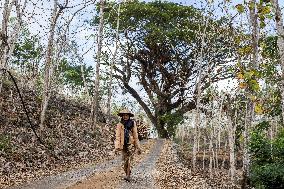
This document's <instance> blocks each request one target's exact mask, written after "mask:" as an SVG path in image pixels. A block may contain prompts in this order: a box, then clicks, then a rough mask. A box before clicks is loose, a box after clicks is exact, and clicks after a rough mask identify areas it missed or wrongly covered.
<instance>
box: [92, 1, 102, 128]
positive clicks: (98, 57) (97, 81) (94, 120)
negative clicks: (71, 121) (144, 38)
mask: <svg viewBox="0 0 284 189" xmlns="http://www.w3.org/2000/svg"><path fill="white" fill-rule="evenodd" d="M104 5H105V0H100V22H99V28H98V36H97V46H98V49H97V55H96V79H95V83H94V84H95V90H94V98H93V103H92V110H91V124H92V126H93V129H95V125H96V124H97V119H98V110H99V96H100V94H99V88H100V63H101V51H102V42H103V27H104Z"/></svg>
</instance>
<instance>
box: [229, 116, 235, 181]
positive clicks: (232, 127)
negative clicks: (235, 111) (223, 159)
mask: <svg viewBox="0 0 284 189" xmlns="http://www.w3.org/2000/svg"><path fill="white" fill-rule="evenodd" d="M235 130H236V127H235V124H234V123H233V122H232V118H231V117H230V115H228V135H229V136H228V138H229V151H230V178H231V181H233V182H234V181H235V173H236V166H235Z"/></svg>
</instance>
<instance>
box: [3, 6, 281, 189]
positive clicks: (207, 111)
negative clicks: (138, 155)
mask: <svg viewBox="0 0 284 189" xmlns="http://www.w3.org/2000/svg"><path fill="white" fill-rule="evenodd" d="M281 3H282V4H281ZM283 6H284V4H283V2H280V0H245V1H233V0H224V1H221V0H201V1H185V2H184V3H182V2H177V1H170V0H168V1H161V0H153V1H145V2H144V1H138V0H118V1H110V0H109V1H106V0H97V1H96V0H81V1H74V2H73V1H72V2H71V1H68V0H49V1H43V0H29V1H28V0H1V2H0V14H1V15H0V20H1V24H0V26H1V28H0V69H1V70H0V111H1V114H0V187H1V188H2V187H8V186H12V185H18V184H20V183H23V182H24V181H30V180H34V179H35V178H37V177H39V176H46V175H50V174H54V173H57V172H62V171H65V170H68V169H72V168H75V167H78V166H81V165H82V164H88V163H93V162H100V161H103V160H106V159H111V158H113V157H114V156H115V155H114V154H113V153H112V150H113V140H114V135H115V134H114V132H115V125H116V123H117V122H118V121H119V117H118V116H117V113H118V112H119V111H120V110H121V109H123V108H128V109H129V110H131V111H132V112H134V114H135V118H134V119H135V120H136V122H137V123H138V126H139V128H138V129H139V132H140V135H139V138H140V139H146V138H149V136H151V137H156V138H162V139H166V140H169V141H172V142H173V143H174V144H175V145H177V154H178V156H179V158H180V159H181V161H182V162H183V163H184V164H185V165H187V166H188V167H189V168H190V170H191V171H192V172H193V173H194V172H195V173H197V172H199V173H200V172H201V173H202V174H204V175H205V178H207V179H208V180H210V179H211V180H214V179H213V178H214V177H216V175H220V174H225V175H226V177H227V178H228V179H227V182H229V183H230V184H231V185H230V186H231V187H232V188H234V187H235V188H273V189H276V188H279V189H280V188H284V128H283V124H284V79H283V78H284V22H283V17H284V12H283ZM145 148H146V147H145ZM162 154H164V156H166V155H167V154H166V153H165V152H164V151H163V152H162ZM164 156H163V157H164ZM106 157H107V158H106ZM166 159H167V158H166ZM169 159H170V157H168V159H167V160H169ZM79 164H80V165H79ZM158 165H160V166H162V164H161V163H159V164H158ZM167 166H170V165H167ZM216 182H217V181H216ZM220 182H221V181H220ZM169 188H171V187H169ZM173 188H174V187H173ZM213 188H214V187H213ZM216 188H218V187H216ZM225 188H226V187H225Z"/></svg>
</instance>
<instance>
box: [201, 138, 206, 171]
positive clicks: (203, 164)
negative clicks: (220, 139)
mask: <svg viewBox="0 0 284 189" xmlns="http://www.w3.org/2000/svg"><path fill="white" fill-rule="evenodd" d="M203 141H204V142H203V143H204V145H203V146H204V147H203V158H202V169H203V170H204V169H205V155H206V137H205V136H204V139H203Z"/></svg>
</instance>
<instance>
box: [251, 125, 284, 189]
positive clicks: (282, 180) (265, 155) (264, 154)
mask: <svg viewBox="0 0 284 189" xmlns="http://www.w3.org/2000/svg"><path fill="white" fill-rule="evenodd" d="M269 127H270V125H269V123H268V122H266V121H264V122H261V123H259V124H258V125H257V126H256V127H255V129H254V131H253V132H252V134H251V140H250V146H249V147H250V152H251V160H252V166H251V171H250V179H251V182H252V185H253V186H254V187H256V188H273V189H275V188H283V187H284V164H283V163H284V129H282V130H280V132H279V133H278V135H277V136H276V137H275V138H274V139H273V140H270V139H269V138H268V137H267V136H266V135H265V132H264V131H266V130H268V128H269Z"/></svg>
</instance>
